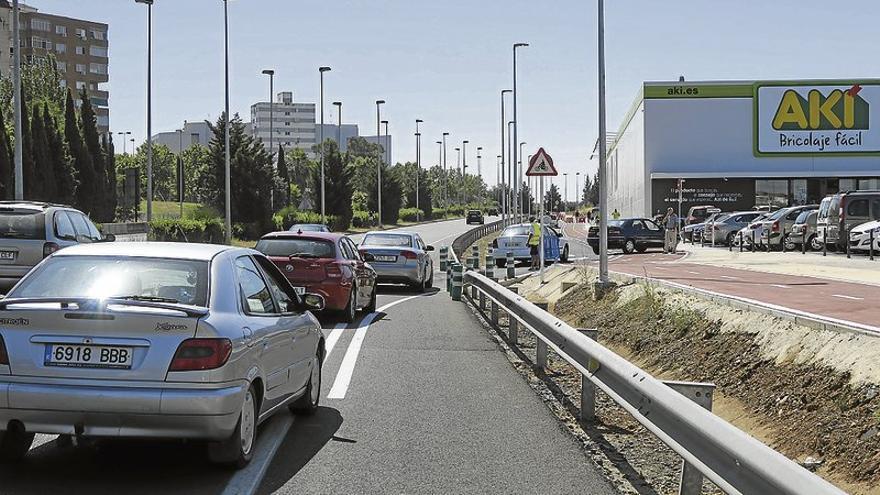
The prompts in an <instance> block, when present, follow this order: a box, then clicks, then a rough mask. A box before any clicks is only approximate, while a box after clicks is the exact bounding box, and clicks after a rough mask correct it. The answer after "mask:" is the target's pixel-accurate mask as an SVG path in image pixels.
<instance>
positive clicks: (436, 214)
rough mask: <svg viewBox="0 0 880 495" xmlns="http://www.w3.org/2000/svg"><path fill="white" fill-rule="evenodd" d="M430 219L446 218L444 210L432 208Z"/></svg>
mask: <svg viewBox="0 0 880 495" xmlns="http://www.w3.org/2000/svg"><path fill="white" fill-rule="evenodd" d="M431 218H432V219H440V218H446V208H434V209H433V210H431Z"/></svg>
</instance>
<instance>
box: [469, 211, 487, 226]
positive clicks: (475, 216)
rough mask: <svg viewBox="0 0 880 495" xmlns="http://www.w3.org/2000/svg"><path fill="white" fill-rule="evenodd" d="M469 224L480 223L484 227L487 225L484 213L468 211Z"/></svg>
mask: <svg viewBox="0 0 880 495" xmlns="http://www.w3.org/2000/svg"><path fill="white" fill-rule="evenodd" d="M467 223H468V225H470V224H472V223H479V224H481V225H482V224H483V223H485V220H483V212H482V211H480V210H468V212H467Z"/></svg>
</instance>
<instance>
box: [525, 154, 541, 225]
mask: <svg viewBox="0 0 880 495" xmlns="http://www.w3.org/2000/svg"><path fill="white" fill-rule="evenodd" d="M528 163H532V155H529V161H528ZM528 181H529V197H528V198H526V199H527V201H528V203H529V217H531V216H532V198H531V196H532V195H534V194H535V190H536V189H537V187H538V184H537V182H538V181H537V177H528Z"/></svg>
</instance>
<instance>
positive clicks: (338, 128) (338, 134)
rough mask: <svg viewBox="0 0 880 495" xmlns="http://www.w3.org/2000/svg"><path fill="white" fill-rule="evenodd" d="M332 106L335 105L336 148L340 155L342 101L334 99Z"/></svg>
mask: <svg viewBox="0 0 880 495" xmlns="http://www.w3.org/2000/svg"><path fill="white" fill-rule="evenodd" d="M333 106H335V107H336V117H337V119H338V120H337V124H336V149H338V150H339V155H340V156H342V102H341V101H334V102H333Z"/></svg>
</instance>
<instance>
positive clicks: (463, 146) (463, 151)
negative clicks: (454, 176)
mask: <svg viewBox="0 0 880 495" xmlns="http://www.w3.org/2000/svg"><path fill="white" fill-rule="evenodd" d="M469 142H470V141H468V140H467V139H465V140H464V141H462V142H461V197H462V202H461V204H463V205H466V204H467V199H468V198H467V192H465V189H466V188H467V145H468V143H469Z"/></svg>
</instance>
